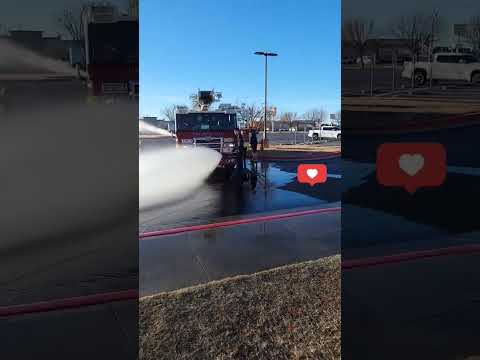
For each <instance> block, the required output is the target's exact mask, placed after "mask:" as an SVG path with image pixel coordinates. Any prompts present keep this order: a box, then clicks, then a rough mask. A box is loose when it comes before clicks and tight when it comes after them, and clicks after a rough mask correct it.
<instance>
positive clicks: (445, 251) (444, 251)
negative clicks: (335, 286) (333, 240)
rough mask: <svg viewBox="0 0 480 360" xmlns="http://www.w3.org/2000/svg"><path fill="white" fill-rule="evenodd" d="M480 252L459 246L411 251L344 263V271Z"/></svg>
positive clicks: (474, 246)
mask: <svg viewBox="0 0 480 360" xmlns="http://www.w3.org/2000/svg"><path fill="white" fill-rule="evenodd" d="M479 252H480V245H459V246H451V247H447V248H441V249H433V250H421V251H411V252H406V253H401V254H395V255H388V256H378V257H371V258H365V259H356V260H345V261H342V269H343V270H349V269H355V268H366V267H370V266H376V265H385V264H393V263H399V262H404V261H413V260H419V259H426V258H432V257H438V256H448V255H468V254H475V253H479Z"/></svg>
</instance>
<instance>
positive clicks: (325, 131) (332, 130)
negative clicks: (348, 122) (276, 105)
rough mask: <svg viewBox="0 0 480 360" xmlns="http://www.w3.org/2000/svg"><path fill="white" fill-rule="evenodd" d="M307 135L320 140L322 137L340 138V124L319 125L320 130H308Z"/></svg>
mask: <svg viewBox="0 0 480 360" xmlns="http://www.w3.org/2000/svg"><path fill="white" fill-rule="evenodd" d="M308 137H311V138H312V140H314V141H315V140H322V139H338V140H340V139H341V138H342V130H341V129H340V126H337V125H321V126H320V130H318V129H315V130H310V131H309V132H308Z"/></svg>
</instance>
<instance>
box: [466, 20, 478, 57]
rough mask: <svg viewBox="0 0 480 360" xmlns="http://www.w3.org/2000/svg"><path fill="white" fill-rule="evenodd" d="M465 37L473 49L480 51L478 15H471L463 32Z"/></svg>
mask: <svg viewBox="0 0 480 360" xmlns="http://www.w3.org/2000/svg"><path fill="white" fill-rule="evenodd" d="M465 38H466V39H467V41H468V43H469V44H470V46H472V48H473V51H475V52H476V53H478V52H479V51H480V15H475V16H472V17H471V18H470V20H469V22H468V24H467V29H466V32H465Z"/></svg>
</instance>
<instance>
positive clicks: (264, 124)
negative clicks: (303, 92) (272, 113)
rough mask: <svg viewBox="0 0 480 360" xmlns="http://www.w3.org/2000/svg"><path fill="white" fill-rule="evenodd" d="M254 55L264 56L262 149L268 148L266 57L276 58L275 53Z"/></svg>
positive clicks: (261, 52)
mask: <svg viewBox="0 0 480 360" xmlns="http://www.w3.org/2000/svg"><path fill="white" fill-rule="evenodd" d="M254 54H255V55H261V56H265V113H264V116H263V143H262V145H263V146H262V148H263V147H266V146H268V144H267V71H268V61H267V59H268V57H269V56H278V54H276V53H271V52H266V51H255V53H254Z"/></svg>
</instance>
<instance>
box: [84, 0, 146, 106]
mask: <svg viewBox="0 0 480 360" xmlns="http://www.w3.org/2000/svg"><path fill="white" fill-rule="evenodd" d="M84 31H85V58H86V67H87V74H88V80H87V83H88V92H89V99H91V100H94V101H98V100H100V101H101V102H112V101H113V102H114V101H116V100H117V99H134V100H138V53H139V52H138V36H139V31H138V18H136V17H133V16H128V15H119V14H118V12H117V10H116V8H115V7H113V6H91V7H90V8H89V11H87V13H86V15H85V17H84Z"/></svg>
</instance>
